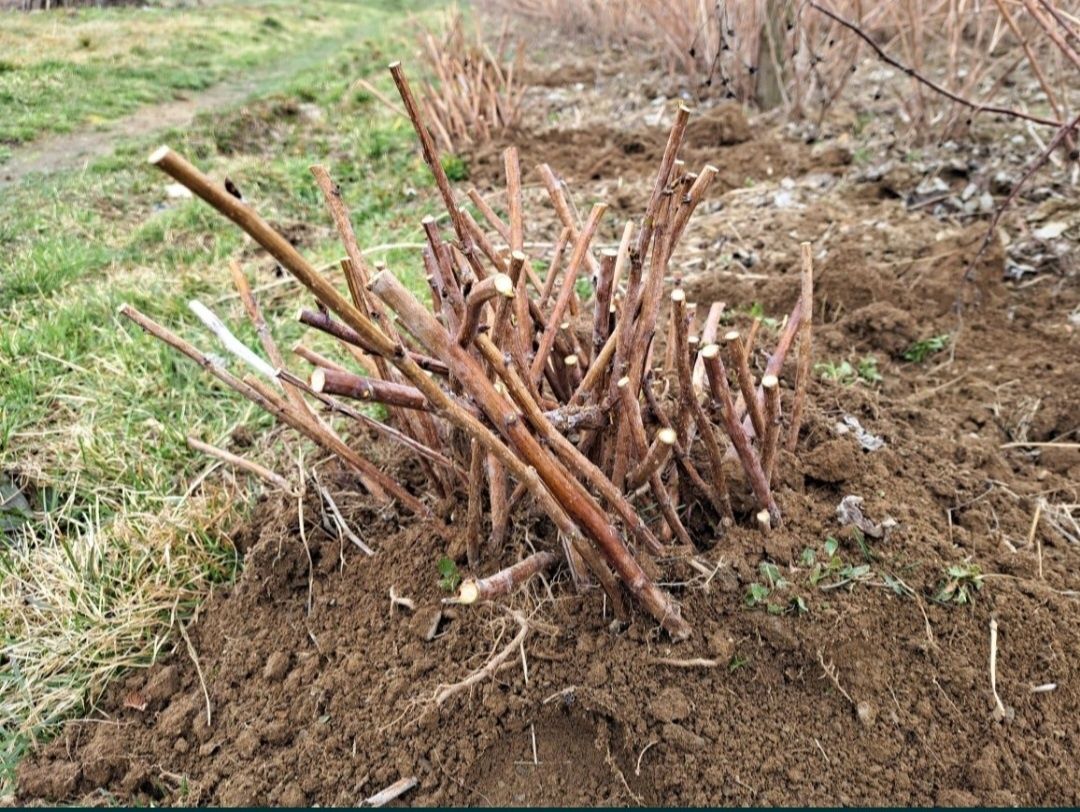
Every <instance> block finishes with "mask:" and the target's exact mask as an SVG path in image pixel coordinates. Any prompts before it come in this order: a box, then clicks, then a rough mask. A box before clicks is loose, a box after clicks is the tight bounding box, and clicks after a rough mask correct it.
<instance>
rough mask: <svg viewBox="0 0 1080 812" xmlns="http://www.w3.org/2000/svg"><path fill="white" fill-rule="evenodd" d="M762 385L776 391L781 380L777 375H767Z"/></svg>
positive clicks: (762, 380)
mask: <svg viewBox="0 0 1080 812" xmlns="http://www.w3.org/2000/svg"><path fill="white" fill-rule="evenodd" d="M761 385H762V386H763V387H765V388H766V389H775V388H776V387H777V386H779V385H780V379H779V378H777V377H776V376H775V375H766V376H765V377H763V378H762V379H761Z"/></svg>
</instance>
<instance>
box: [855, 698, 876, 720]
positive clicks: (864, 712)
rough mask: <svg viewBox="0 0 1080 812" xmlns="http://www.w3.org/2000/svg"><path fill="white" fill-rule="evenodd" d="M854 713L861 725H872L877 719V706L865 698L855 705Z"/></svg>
mask: <svg viewBox="0 0 1080 812" xmlns="http://www.w3.org/2000/svg"><path fill="white" fill-rule="evenodd" d="M855 714H856V716H858V717H859V721H860V722H862V724H863V727H873V726H874V722H875V721H877V708H876V707H874V705H873V704H872V703H870V702H867V701H866V700H865V699H864V700H863V701H862V702H860V703H859V704H858V705H856V706H855Z"/></svg>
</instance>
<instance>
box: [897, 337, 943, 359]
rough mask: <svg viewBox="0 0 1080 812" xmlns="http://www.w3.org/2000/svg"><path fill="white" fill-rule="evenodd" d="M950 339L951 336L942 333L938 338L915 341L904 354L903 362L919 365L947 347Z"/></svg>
mask: <svg viewBox="0 0 1080 812" xmlns="http://www.w3.org/2000/svg"><path fill="white" fill-rule="evenodd" d="M951 338H952V336H950V335H949V334H948V333H943V334H942V335H939V336H933V337H932V338H927V339H924V340H922V341H916V342H915V343H914V344H912V345H911V346H910V347H908V349H907V350H906V351H905V352H904V360H905V361H911V363H913V364H921V363H922V362H923V361H925V360H926V359H927V358H929V357H930V356H931V355H933V354H934V353H938V352H941V351H942V350H943V349H945V348H946V347H948V346H949V339H951Z"/></svg>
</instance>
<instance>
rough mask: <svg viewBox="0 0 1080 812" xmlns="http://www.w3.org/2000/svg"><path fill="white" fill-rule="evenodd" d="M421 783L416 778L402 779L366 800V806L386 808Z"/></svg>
mask: <svg viewBox="0 0 1080 812" xmlns="http://www.w3.org/2000/svg"><path fill="white" fill-rule="evenodd" d="M418 783H419V782H418V781H417V780H416V779H415V778H412V777H410V778H401V779H399V780H397V781H395V782H394V783H393V784H391V785H390V786H388V787H387V788H386V789H384V790H382V791H381V792H376V793H375V794H374V795H372V796H371V797H370V798H365V799H364V805H365V806H384V805H386V804H388V803H390V802H391V801H393V800H396V799H398V798H400V797H401V796H402V795H404V794H405V793H406V792H408V791H409V790H410V789H412V788H413V787H415V786H416V785H417V784H418Z"/></svg>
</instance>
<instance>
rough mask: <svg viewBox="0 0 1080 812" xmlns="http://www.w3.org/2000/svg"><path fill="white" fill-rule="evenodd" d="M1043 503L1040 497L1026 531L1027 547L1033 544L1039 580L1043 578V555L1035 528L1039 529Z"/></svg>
mask: <svg viewBox="0 0 1080 812" xmlns="http://www.w3.org/2000/svg"><path fill="white" fill-rule="evenodd" d="M1044 504H1045V503H1044V502H1043V500H1042V499H1040V500H1039V501H1038V503H1037V504H1036V505H1035V516H1034V517H1033V518H1032V519H1031V530H1030V531H1028V547H1030V546H1031V545H1032V544H1034V545H1035V556H1036V560H1037V561H1038V572H1039V580H1040V581H1041V580H1043V556H1042V540H1041V539H1040V538H1038V536H1037V532H1036V531H1037V530H1038V529H1039V519H1040V518H1042V512H1043V505H1044Z"/></svg>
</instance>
